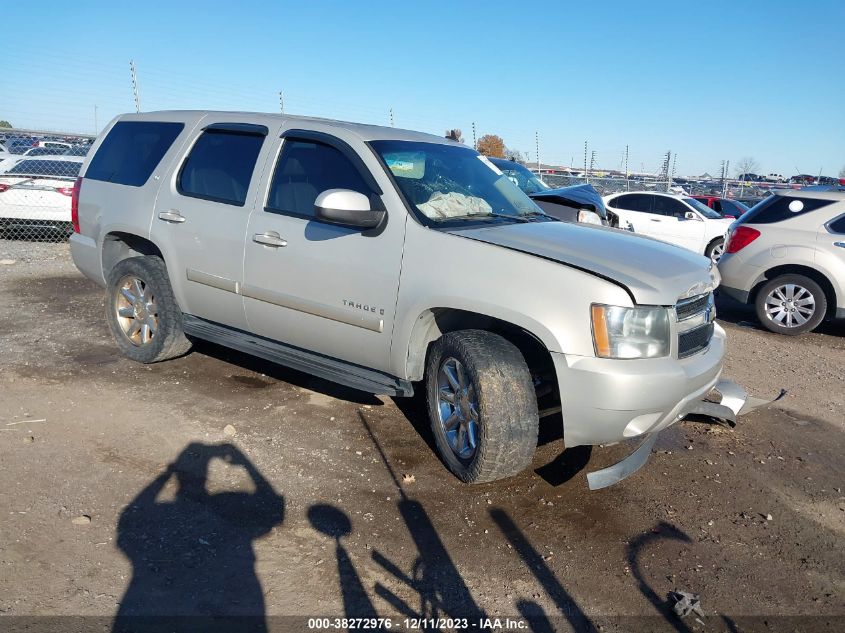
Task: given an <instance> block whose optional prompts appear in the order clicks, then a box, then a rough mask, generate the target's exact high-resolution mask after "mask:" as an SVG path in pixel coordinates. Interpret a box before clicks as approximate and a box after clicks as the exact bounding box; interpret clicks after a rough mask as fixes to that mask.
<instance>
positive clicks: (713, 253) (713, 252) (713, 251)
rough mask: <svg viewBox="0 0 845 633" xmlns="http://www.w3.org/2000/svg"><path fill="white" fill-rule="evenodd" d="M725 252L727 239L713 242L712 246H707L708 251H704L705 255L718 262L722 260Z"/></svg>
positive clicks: (722, 238) (721, 238)
mask: <svg viewBox="0 0 845 633" xmlns="http://www.w3.org/2000/svg"><path fill="white" fill-rule="evenodd" d="M724 252H725V238H724V237H720V238H718V239H715V240H713V241H712V242H710V244H708V245H707V250H705V251H704V254H705V255H706V256H707V257H709V258H710V259H711V260H712V261H714V262H717V263H718V261H719V260H720V259H721V258H722V254H723V253H724Z"/></svg>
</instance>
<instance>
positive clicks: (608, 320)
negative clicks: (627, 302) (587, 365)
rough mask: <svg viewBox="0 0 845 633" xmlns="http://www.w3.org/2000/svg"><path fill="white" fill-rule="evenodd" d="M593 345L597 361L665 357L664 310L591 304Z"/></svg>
mask: <svg viewBox="0 0 845 633" xmlns="http://www.w3.org/2000/svg"><path fill="white" fill-rule="evenodd" d="M592 321H593V344H594V345H595V348H596V355H597V356H600V357H601V358H659V357H661V356H668V355H669V311H668V310H667V309H666V308H660V307H649V308H622V307H620V306H605V305H599V304H593V305H592Z"/></svg>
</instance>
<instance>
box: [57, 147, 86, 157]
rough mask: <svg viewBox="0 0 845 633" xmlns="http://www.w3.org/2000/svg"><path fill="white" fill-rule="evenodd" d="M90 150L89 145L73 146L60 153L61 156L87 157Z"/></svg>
mask: <svg viewBox="0 0 845 633" xmlns="http://www.w3.org/2000/svg"><path fill="white" fill-rule="evenodd" d="M90 149H91V146H90V145H74V146H73V147H71V148H69V149H67V150H65V151H64V152H62V156H87V155H88V150H90Z"/></svg>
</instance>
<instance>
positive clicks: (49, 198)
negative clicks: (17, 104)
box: [0, 128, 94, 241]
mask: <svg viewBox="0 0 845 633" xmlns="http://www.w3.org/2000/svg"><path fill="white" fill-rule="evenodd" d="M93 141H94V138H93V137H92V136H86V135H80V134H67V133H62V132H43V131H36V130H22V129H15V128H2V129H0V239H15V240H26V241H62V240H66V239H67V238H68V237H69V236H70V234H71V231H72V227H71V217H70V216H71V199H72V196H73V184H74V182H75V180H76V177H77V176H78V175H79V169H80V167H82V162H83V161H84V160H85V155H86V154H87V153H88V150H89V149H90V147H91V143H93Z"/></svg>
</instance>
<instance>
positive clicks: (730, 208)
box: [722, 200, 748, 218]
mask: <svg viewBox="0 0 845 633" xmlns="http://www.w3.org/2000/svg"><path fill="white" fill-rule="evenodd" d="M746 211H748V207H746V206H744V205H743V204H741V203H739V202H734V201H733V200H722V213H727V214H728V215H733V216H735V217H737V218H738V217H739V216H741V215H742V214H743V213H745V212H746Z"/></svg>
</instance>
